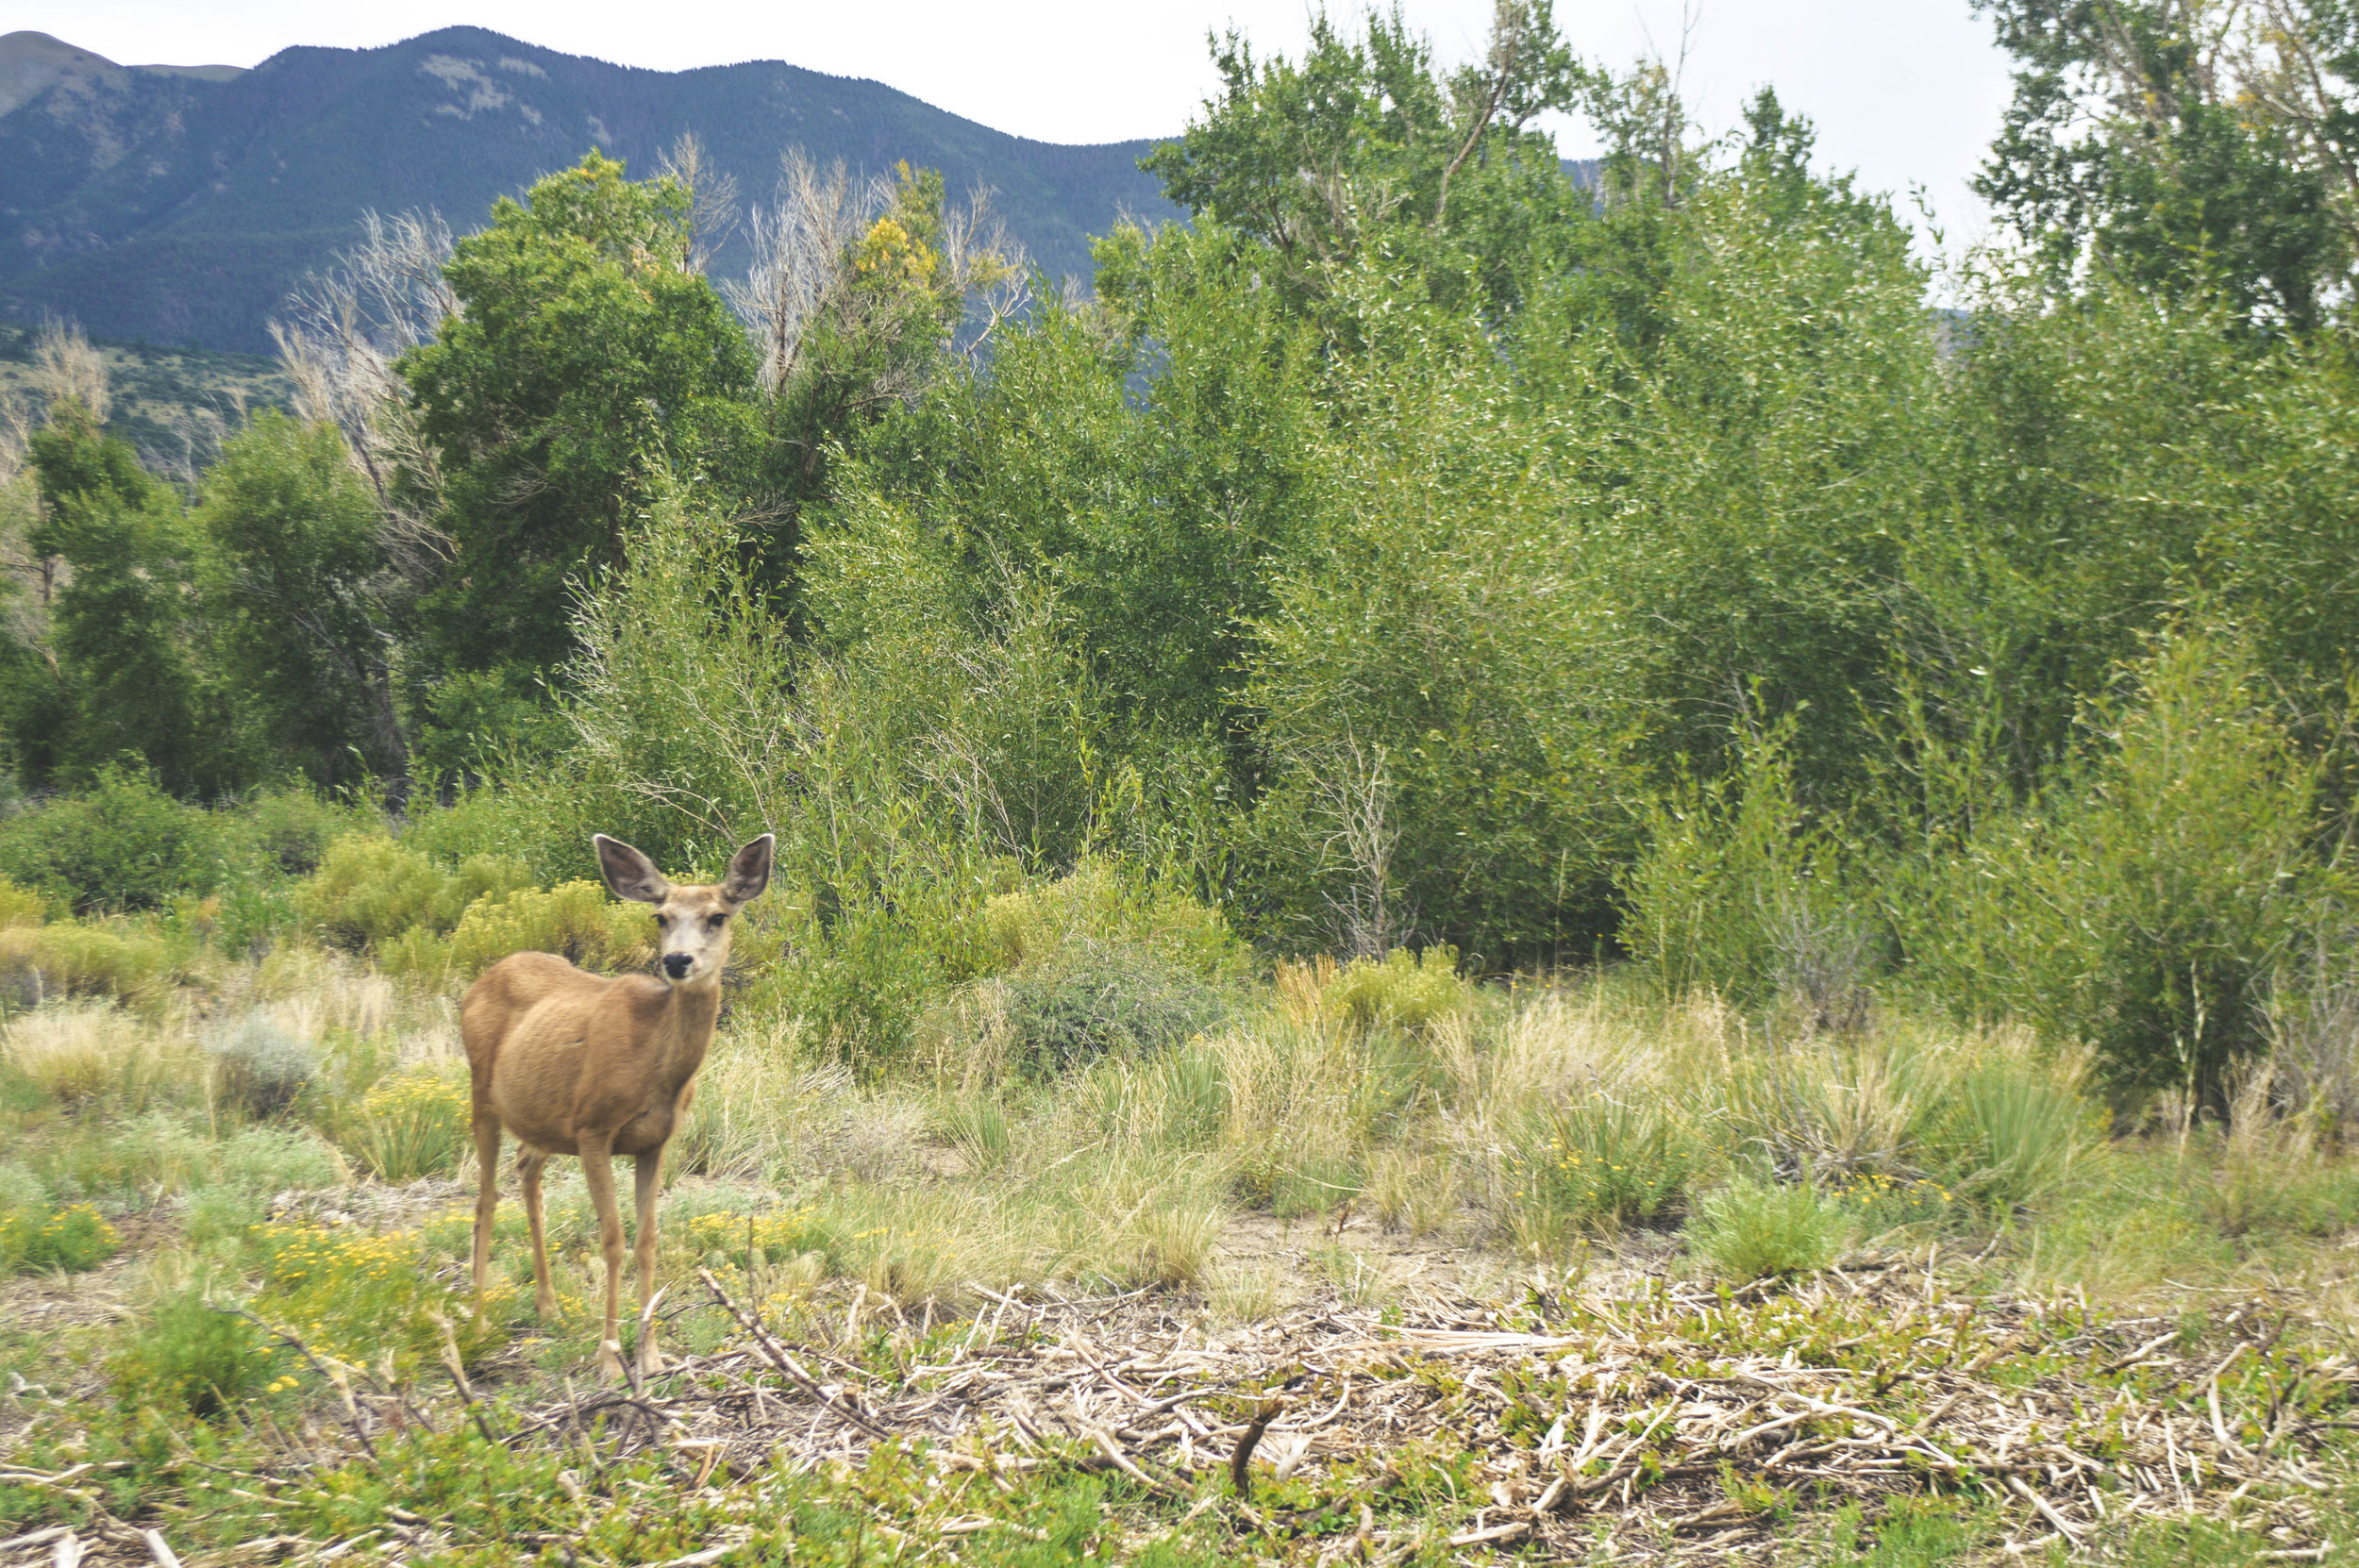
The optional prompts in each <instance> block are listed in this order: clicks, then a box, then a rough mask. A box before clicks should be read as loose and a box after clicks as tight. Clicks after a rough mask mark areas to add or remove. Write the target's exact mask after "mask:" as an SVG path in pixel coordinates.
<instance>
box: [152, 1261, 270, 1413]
mask: <svg viewBox="0 0 2359 1568" xmlns="http://www.w3.org/2000/svg"><path fill="white" fill-rule="evenodd" d="M283 1361H284V1352H282V1351H280V1350H278V1349H277V1348H276V1347H275V1346H274V1345H272V1344H271V1343H269V1342H268V1341H267V1340H265V1339H264V1338H263V1336H262V1334H261V1332H260V1331H259V1329H257V1328H256V1327H255V1326H254V1325H253V1324H251V1323H249V1322H247V1321H246V1320H245V1319H244V1318H243V1317H240V1316H238V1315H237V1314H236V1313H234V1312H232V1311H229V1310H227V1309H225V1308H222V1307H217V1306H215V1305H214V1304H213V1303H212V1302H210V1301H209V1300H208V1299H207V1298H206V1296H205V1294H204V1293H203V1292H202V1291H195V1290H190V1291H183V1292H181V1293H178V1294H176V1295H173V1296H170V1297H167V1298H166V1299H165V1300H164V1302H163V1304H162V1305H161V1306H159V1308H158V1309H156V1314H155V1316H154V1317H153V1318H152V1319H150V1320H149V1321H148V1322H147V1323H146V1324H144V1325H142V1328H141V1331H140V1333H139V1335H138V1337H137V1338H136V1339H134V1340H133V1341H132V1342H131V1344H130V1347H129V1348H128V1349H126V1350H125V1351H124V1352H123V1353H122V1354H121V1355H119V1356H117V1357H116V1358H115V1359H114V1360H113V1362H112V1363H111V1364H110V1365H109V1368H108V1371H109V1376H111V1377H112V1378H113V1380H114V1385H115V1397H116V1399H117V1400H118V1401H119V1402H121V1403H122V1404H123V1405H124V1406H125V1408H126V1409H133V1408H137V1407H139V1406H142V1405H148V1406H155V1407H157V1408H159V1409H163V1410H175V1411H180V1412H185V1413H186V1414H189V1415H193V1416H195V1417H197V1418H198V1419H199V1420H205V1421H215V1420H219V1419H221V1418H222V1417H224V1416H226V1415H227V1414H228V1413H229V1411H230V1410H231V1408H232V1407H233V1406H236V1405H238V1404H240V1403H243V1401H245V1400H247V1399H249V1398H251V1397H253V1395H254V1394H255V1393H257V1392H259V1390H260V1389H261V1388H262V1387H263V1386H264V1385H265V1384H266V1383H268V1382H269V1381H270V1380H271V1379H272V1378H273V1377H274V1376H276V1374H277V1372H278V1369H279V1367H280V1366H281V1365H282V1364H283Z"/></svg>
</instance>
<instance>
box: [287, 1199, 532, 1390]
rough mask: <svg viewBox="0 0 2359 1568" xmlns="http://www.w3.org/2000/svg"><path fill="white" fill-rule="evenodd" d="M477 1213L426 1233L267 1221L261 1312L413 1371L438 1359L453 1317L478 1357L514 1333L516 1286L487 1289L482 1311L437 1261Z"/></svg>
mask: <svg viewBox="0 0 2359 1568" xmlns="http://www.w3.org/2000/svg"><path fill="white" fill-rule="evenodd" d="M468 1223H469V1222H468V1221H467V1220H464V1219H460V1220H457V1221H455V1222H450V1221H445V1222H437V1223H436V1224H434V1225H430V1226H427V1231H426V1232H425V1233H423V1234H422V1233H421V1232H419V1231H415V1230H407V1231H383V1232H376V1233H370V1232H365V1231H360V1230H357V1229H354V1228H352V1227H349V1226H340V1227H337V1228H335V1229H328V1228H325V1227H322V1226H309V1225H272V1226H263V1227H262V1229H261V1231H260V1232H259V1234H258V1235H257V1236H256V1238H255V1243H256V1245H257V1246H258V1248H259V1250H260V1251H261V1252H262V1253H263V1255H264V1256H265V1258H266V1259H267V1261H266V1262H265V1265H264V1269H263V1274H264V1280H263V1287H262V1290H261V1292H260V1293H259V1294H257V1295H256V1296H255V1298H254V1302H253V1311H254V1315H255V1316H256V1317H259V1318H260V1319H262V1320H263V1321H264V1322H265V1323H274V1324H290V1325H293V1324H300V1325H303V1326H304V1330H305V1332H304V1336H303V1337H304V1342H305V1343H307V1344H309V1345H310V1347H311V1348H312V1349H313V1350H315V1351H317V1352H319V1353H320V1354H321V1355H324V1356H329V1357H333V1358H334V1359H337V1360H340V1361H343V1362H345V1363H347V1364H357V1365H362V1366H372V1367H373V1366H376V1365H378V1364H379V1363H380V1361H381V1359H383V1358H384V1357H386V1356H387V1355H391V1356H392V1357H393V1363H394V1369H395V1371H396V1373H399V1374H402V1375H406V1376H415V1375H416V1373H417V1372H418V1370H419V1369H420V1368H421V1366H422V1365H428V1364H431V1363H432V1362H433V1361H434V1360H435V1359H436V1358H437V1356H438V1353H439V1351H440V1349H441V1346H442V1344H443V1329H444V1325H445V1324H447V1325H448V1326H449V1331H450V1335H451V1338H452V1340H453V1341H454V1342H455V1343H457V1344H458V1346H459V1353H460V1356H461V1357H462V1358H463V1359H465V1360H466V1361H467V1362H468V1363H469V1364H471V1365H472V1364H475V1363H476V1362H477V1361H479V1360H480V1359H482V1357H483V1356H484V1355H485V1353H486V1352H488V1351H491V1350H493V1349H495V1348H497V1347H498V1346H499V1345H500V1344H501V1343H504V1342H505V1341H506V1339H507V1326H506V1314H505V1313H504V1312H502V1311H501V1310H500V1307H501V1305H502V1304H503V1302H504V1301H505V1299H506V1297H507V1295H508V1290H507V1287H506V1286H505V1284H504V1283H503V1284H495V1285H494V1286H493V1287H492V1288H491V1289H490V1290H488V1291H487V1292H486V1293H485V1294H486V1296H487V1297H488V1298H489V1299H488V1300H487V1302H486V1304H485V1305H486V1309H485V1310H483V1311H481V1312H477V1311H476V1310H474V1309H473V1306H472V1303H471V1302H470V1300H469V1299H468V1292H467V1287H466V1286H465V1285H464V1284H463V1283H460V1282H455V1281H452V1280H449V1279H447V1278H445V1277H443V1276H442V1275H441V1274H439V1273H438V1271H437V1270H436V1269H435V1268H434V1267H433V1263H434V1262H436V1261H439V1259H440V1258H441V1257H447V1256H448V1252H449V1249H452V1248H453V1245H454V1243H456V1245H457V1246H460V1247H463V1245H464V1244H465V1243H464V1240H463V1238H464V1237H465V1236H466V1234H467V1225H468Z"/></svg>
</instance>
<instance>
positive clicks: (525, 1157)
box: [516, 1143, 557, 1318]
mask: <svg viewBox="0 0 2359 1568" xmlns="http://www.w3.org/2000/svg"><path fill="white" fill-rule="evenodd" d="M548 1162H549V1157H548V1155H547V1154H546V1153H545V1152H544V1151H543V1150H540V1149H536V1148H534V1147H533V1146H532V1145H531V1144H529V1143H522V1144H519V1145H518V1146H517V1149H516V1176H517V1179H518V1181H519V1183H520V1184H521V1185H522V1186H523V1188H524V1193H525V1224H526V1225H527V1226H531V1227H532V1309H533V1310H534V1311H535V1312H538V1313H539V1314H540V1315H541V1316H542V1317H544V1318H551V1317H555V1316H556V1315H557V1293H556V1292H555V1291H553V1290H551V1289H549V1245H548V1238H547V1236H546V1235H545V1234H544V1231H543V1229H542V1226H541V1171H542V1168H543V1167H544V1166H545V1165H547V1164H548Z"/></svg>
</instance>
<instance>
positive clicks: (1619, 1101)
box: [1514, 1092, 1706, 1243]
mask: <svg viewBox="0 0 2359 1568" xmlns="http://www.w3.org/2000/svg"><path fill="white" fill-rule="evenodd" d="M1705 1159H1706V1151H1705V1150H1704V1149H1703V1148H1701V1147H1700V1146H1699V1145H1698V1141H1697V1139H1696V1136H1695V1134H1694V1132H1693V1131H1692V1130H1690V1129H1689V1128H1688V1127H1687V1126H1685V1125H1683V1124H1682V1123H1681V1122H1680V1121H1679V1120H1678V1119H1677V1117H1676V1116H1675V1114H1674V1113H1673V1112H1672V1111H1671V1109H1669V1108H1668V1107H1666V1106H1665V1105H1664V1104H1663V1103H1662V1102H1661V1101H1660V1100H1659V1099H1656V1098H1652V1097H1642V1096H1638V1095H1634V1094H1629V1093H1614V1092H1600V1093H1597V1094H1595V1095H1593V1096H1590V1097H1588V1098H1583V1099H1576V1100H1572V1101H1570V1102H1567V1103H1565V1104H1562V1105H1556V1106H1551V1107H1549V1108H1548V1109H1546V1110H1545V1111H1544V1112H1543V1113H1542V1114H1541V1115H1539V1116H1538V1117H1537V1118H1536V1119H1534V1120H1533V1121H1531V1123H1530V1124H1529V1125H1528V1126H1525V1127H1524V1128H1522V1129H1521V1131H1520V1135H1519V1137H1518V1140H1517V1147H1516V1151H1515V1159H1514V1171H1515V1177H1516V1182H1517V1188H1516V1193H1515V1201H1516V1204H1517V1206H1518V1210H1519V1212H1518V1214H1517V1218H1516V1225H1517V1228H1518V1231H1519V1233H1520V1234H1521V1235H1522V1236H1523V1237H1524V1238H1525V1239H1526V1241H1527V1242H1528V1243H1531V1242H1541V1243H1546V1242H1548V1241H1549V1240H1551V1239H1553V1238H1555V1237H1557V1236H1559V1235H1560V1234H1561V1233H1562V1232H1563V1231H1564V1229H1565V1228H1567V1227H1589V1228H1600V1229H1607V1230H1612V1229H1615V1228H1618V1227H1620V1226H1626V1225H1632V1224H1636V1223H1639V1222H1642V1221H1648V1220H1654V1219H1658V1218H1661V1217H1664V1216H1665V1215H1666V1214H1668V1213H1670V1212H1672V1211H1674V1210H1675V1209H1677V1208H1678V1207H1679V1206H1680V1205H1681V1203H1682V1202H1684V1200H1685V1198H1686V1195H1687V1187H1688V1183H1689V1181H1690V1180H1691V1179H1692V1178H1693V1177H1694V1176H1696V1174H1697V1173H1698V1170H1699V1168H1701V1167H1702V1166H1703V1164H1704V1162H1705Z"/></svg>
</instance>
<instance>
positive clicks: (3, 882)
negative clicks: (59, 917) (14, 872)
mask: <svg viewBox="0 0 2359 1568" xmlns="http://www.w3.org/2000/svg"><path fill="white" fill-rule="evenodd" d="M48 918H49V900H47V899H46V898H43V897H42V895H41V894H40V893H38V892H34V891H33V890H32V889H30V888H20V887H18V886H17V885H16V884H15V883H14V882H11V881H9V880H8V878H7V877H6V876H0V929H6V928H7V927H8V926H39V925H40V924H42V922H43V921H45V920H47V919H48Z"/></svg>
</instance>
